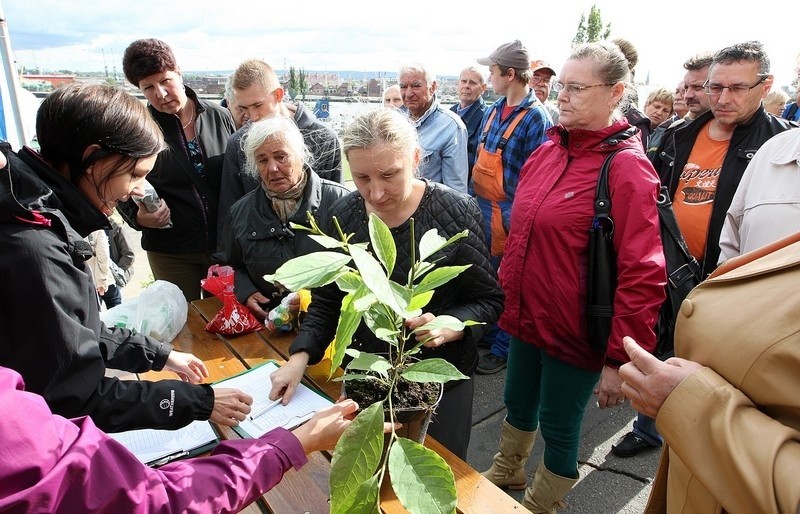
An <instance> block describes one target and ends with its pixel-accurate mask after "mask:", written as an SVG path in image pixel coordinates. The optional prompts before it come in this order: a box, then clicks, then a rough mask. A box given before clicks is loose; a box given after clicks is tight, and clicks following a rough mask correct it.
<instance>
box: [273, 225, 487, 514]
mask: <svg viewBox="0 0 800 514" xmlns="http://www.w3.org/2000/svg"><path fill="white" fill-rule="evenodd" d="M309 223H310V227H303V226H298V225H294V226H293V228H295V229H299V230H307V231H309V232H310V233H311V236H310V237H312V238H313V239H314V240H315V241H317V242H318V243H319V244H320V245H322V246H323V247H324V248H325V249H326V250H323V251H319V252H315V253H311V254H308V255H304V256H301V257H297V258H295V259H292V260H290V261H288V262H286V263H285V264H284V265H283V266H281V267H280V268H279V269H278V270H277V271H276V272H275V274H274V275H267V276H265V277H264V278H265V280H268V281H270V282H274V283H276V284H280V285H281V286H283V287H285V288H287V289H289V290H291V291H297V290H299V289H303V288H308V289H312V288H316V287H321V286H324V285H327V284H331V283H336V285H337V286H338V287H339V289H340V290H341V291H342V292H343V293H345V296H344V299H343V300H342V307H341V312H340V314H339V320H338V325H337V329H336V337H335V340H334V342H333V343H332V344H333V347H332V358H331V360H332V372H333V370H335V369H337V368H338V367H339V366H340V365H341V364H342V362H343V360H344V357H345V355H349V356H350V357H352V360H351V361H350V363H349V364H348V365H347V369H346V372H345V374H344V376H342V377H340V378H339V380H345V381H353V380H356V381H367V382H372V383H377V384H381V385H382V386H383V387H384V388H385V390H386V391H387V394H386V395H385V396H384V397H382V398H381V399H380V400H379V401H376V402H375V403H373V404H371V405H369V406H365V405H361V407H362V411H361V412H360V413H359V414H358V416H357V417H356V418H355V420H354V421H353V423H352V424H351V425H350V427H348V429H347V430H346V431H345V433H344V435H343V436H342V438H341V439H340V441H339V443H338V445H337V446H336V449H335V451H334V455H333V459H332V461H331V479H330V488H331V512H332V513H334V514H337V513H345V512H346V513H348V514H353V513H360V512H365V513H367V512H368V513H372V512H378V511H379V510H378V505H379V501H380V489H381V485H382V483H383V481H384V479H385V478H386V476H387V472H388V474H390V475H391V480H390V481H391V486H392V488H393V489H394V492H395V494H396V495H397V498H398V499H399V500H400V502H401V503H402V504H403V506H404V507H405V508H406V509H408V510H409V511H410V512H412V513H429V512H454V511H455V505H456V489H455V480H454V477H453V472H452V470H451V469H450V467H449V466H448V465H447V463H446V462H445V461H444V459H443V458H442V457H440V456H439V455H438V454H436V453H435V452H433V451H432V450H429V449H428V448H426V447H425V446H423V445H422V444H421V441H419V442H418V441H413V440H411V439H407V438H405V437H401V436H400V435H399V434H398V433H397V431H395V430H394V429H393V430H392V432H391V433H390V434H388V436H387V437H384V433H383V427H384V421H388V422H390V423H392V425H394V423H395V422H397V417H396V416H397V414H396V412H395V409H394V408H393V407H395V405H394V402H395V401H396V400H395V397H394V396H393V395H392V392H394V391H396V390H397V389H398V386H399V385H400V384H402V383H403V382H406V383H408V382H410V383H417V384H431V383H432V384H435V385H436V387H437V388H438V390H439V391H438V393H437V394H440V392H441V388H442V387H443V384H444V383H445V382H448V381H450V380H463V379H468V377H466V376H465V375H463V374H461V373H460V372H459V371H458V370H457V369H456V367H455V366H453V365H452V364H450V363H449V362H447V361H445V360H444V359H438V358H429V359H422V360H414V355H415V354H417V353H418V352H419V351H420V348H421V346H422V345H423V344H424V342H425V341H419V342H418V341H416V339H415V338H414V337H413V336H414V334H415V333H416V332H422V331H428V330H434V329H438V328H450V329H453V330H463V329H464V327H465V326H469V325H474V324H477V323H476V322H473V321H460V320H458V319H456V318H454V317H452V316H446V315H445V316H437V317H436V318H435V319H433V320H432V321H431V322H429V323H427V324H426V325H424V326H421V327H418V328H417V329H416V330H409V329H408V328H407V327H406V325H405V320H406V319H407V318H411V317H415V316H419V315H420V314H421V313H422V312H423V310H422V309H423V308H424V307H425V306H426V305H427V304H428V302H429V301H430V300H431V298H432V297H433V293H434V291H435V289H436V288H437V287H439V286H440V285H442V284H445V283H447V282H449V281H450V280H452V279H453V278H455V277H456V276H458V275H459V274H460V273H462V272H463V271H464V270H466V269H467V268H468V267H469V265H465V266H442V267H437V266H436V263H437V258H436V255H437V252H439V251H440V250H442V249H443V248H445V247H447V246H448V245H451V244H453V243H454V242H455V241H458V240H459V239H461V238H463V237H466V235H467V232H466V231H464V232H461V233H459V234H456V235H455V236H453V237H451V238H450V239H445V238H443V237H442V236H440V235H439V234H438V232H437V230H436V229H433V230H429V231H428V232H426V233H425V234H424V235H423V236H422V238H421V239H420V243H419V247H418V248H416V245H415V244H414V241H415V238H414V228H413V227H414V225H413V223H414V220H413V218H412V219H411V220H410V223H411V252H412V254H411V261H412V263H413V266H412V268H411V270H410V271H409V273H408V277H407V281H406V283H405V284H399V283H397V282H394V281H392V280H391V278H390V277H391V275H392V271H393V269H394V264H395V259H396V255H397V249H396V247H395V243H394V239H393V238H392V234H391V232H390V230H389V228H388V227H387V226H386V224H385V223H384V222H383V221H381V219H380V218H378V217H377V216H376V215H374V214H370V217H369V235H370V242H369V243H350V239H351V237H352V235H345V234H344V233H342V230H341V228H340V226H339V223H338V220H336V218H334V219H333V224H334V226H335V228H336V231H337V232H338V238H334V237H331V236H329V235H327V234H325V233H324V232H323V231H322V230H320V228H319V226H318V225H317V224H316V222H315V221H314V219H313V217H311V216H309ZM362 321H363V322H364V323H366V325H367V327H369V329H370V330H371V331H372V333H373V334H375V336H376V337H378V338H379V339H381V340H383V341H386V342H387V343H388V348H389V352H388V354H384V355H376V354H370V353H365V352H359V351H356V350H355V349H348V347H349V346H350V344H351V341H352V336H353V334H354V333H355V331H356V329H357V328H358V326H359V324H360V323H361V322H362ZM385 407H387V411H386V412H387V414H386V417H385V414H384V408H385Z"/></svg>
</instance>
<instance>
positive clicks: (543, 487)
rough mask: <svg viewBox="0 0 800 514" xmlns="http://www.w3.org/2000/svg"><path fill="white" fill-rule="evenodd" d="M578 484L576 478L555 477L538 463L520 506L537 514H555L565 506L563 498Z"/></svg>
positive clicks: (542, 463) (542, 462)
mask: <svg viewBox="0 0 800 514" xmlns="http://www.w3.org/2000/svg"><path fill="white" fill-rule="evenodd" d="M577 482H578V479H577V478H566V477H562V476H559V475H556V474H555V473H553V472H552V471H550V470H549V469H547V468H546V467H545V466H544V459H542V460H541V462H539V466H538V467H537V468H536V473H535V474H534V475H533V483H532V484H531V486H530V487H528V488H527V489H526V490H525V497H524V498H523V500H522V506H523V507H525V508H526V509H528V510H529V511H531V512H535V513H537V514H556V509H558V508H564V507H566V506H567V504H566V503H564V497H565V496H566V495H567V493H568V492H569V490H570V489H572V487H573V486H574V485H575V484H576V483H577Z"/></svg>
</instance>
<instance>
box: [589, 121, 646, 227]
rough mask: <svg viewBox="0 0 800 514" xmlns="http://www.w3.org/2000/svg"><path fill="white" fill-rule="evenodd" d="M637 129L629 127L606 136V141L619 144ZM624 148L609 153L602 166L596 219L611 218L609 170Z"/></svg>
mask: <svg viewBox="0 0 800 514" xmlns="http://www.w3.org/2000/svg"><path fill="white" fill-rule="evenodd" d="M637 130H638V129H637V128H636V127H633V126H631V127H628V128H626V129H625V130H623V131H620V132H617V133H616V134H614V135H612V136H610V137H608V138H606V140H605V141H604V142H605V143H606V144H608V145H612V146H614V145H618V144H619V143H621V142H622V141H625V140H626V139H628V138H630V137H632V136H633V135H635V134H636V132H637ZM623 150H626V148H620V149H619V150H614V151H613V152H611V153H610V154H608V156H606V159H605V160H604V161H603V165H602V166H601V167H600V176H599V177H598V178H597V189H596V190H595V193H594V217H595V219H596V220H600V219H608V220H609V221H610V220H611V194H610V193H609V191H608V171H609V170H610V169H611V161H613V160H614V156H615V155H617V154H618V153H619V152H621V151H623Z"/></svg>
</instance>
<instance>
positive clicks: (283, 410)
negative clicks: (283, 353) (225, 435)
mask: <svg viewBox="0 0 800 514" xmlns="http://www.w3.org/2000/svg"><path fill="white" fill-rule="evenodd" d="M279 367H280V366H278V363H277V362H275V361H267V362H265V363H264V364H260V365H258V366H256V367H254V368H251V369H248V370H246V371H243V372H241V373H239V374H238V375H234V376H232V377H230V378H226V379H224V380H220V381H219V382H215V383H214V384H212V387H214V388H217V387H232V388H235V389H239V390H241V391H243V392H245V393H247V394H249V395H250V396H252V397H253V405H252V412H253V413H255V412H258V411H262V410H264V409H263V408H264V407H266V406H268V405H269V404H271V403H273V402H272V401H271V400H270V399H269V393H270V390H271V389H272V382H271V381H270V378H269V376H270V375H271V374H272V373H273V372H275V371H277V370H278V368H279ZM330 405H333V402H332V401H330V400H329V399H328V398H326V397H325V396H323V395H322V394H320V393H318V392H317V391H315V390H314V389H312V388H310V387H308V386H307V385H305V384H303V383H302V382H301V383H300V384H298V386H297V390H296V391H295V393H294V396H292V400H291V401H290V402H289V404H288V405H282V404H278V405H275V406H274V408H269V409H268V410H266V411H265V412H264V413H263V414H261V415H260V416H258V417H256V418H255V419H251V418H250V416H248V417H247V418H245V420H244V421H241V422H240V423H239V426H236V427H233V430H234V431H235V432H236V433H237V434H239V435H240V436H242V437H244V438H256V437H261V436H262V435H264V434H266V433H267V432H269V431H270V430H273V429H275V428H285V429H287V430H291V429H293V428H295V427H297V426H299V425H301V424H303V423H305V422H306V421H308V420H309V419H310V418H311V417H312V416H313V415H314V414H315V413H316V412H317V411H319V410H320V409H324V408H326V407H328V406H330Z"/></svg>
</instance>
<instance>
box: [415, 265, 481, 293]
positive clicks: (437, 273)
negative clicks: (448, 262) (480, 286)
mask: <svg viewBox="0 0 800 514" xmlns="http://www.w3.org/2000/svg"><path fill="white" fill-rule="evenodd" d="M470 266H472V264H465V265H464V266H442V267H441V268H436V269H435V270H433V271H431V272H430V273H428V274H427V275H425V277H423V279H422V280H421V281H420V282H419V284H418V285H417V286H416V287H414V293H415V294H420V293H423V292H425V291H431V290H434V289H436V288H437V287H439V286H441V285H442V284H446V283H448V282H450V281H451V280H453V279H454V278H456V277H457V276H458V275H460V274H461V273H463V272H464V270H466V269H467V268H469V267H470Z"/></svg>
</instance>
